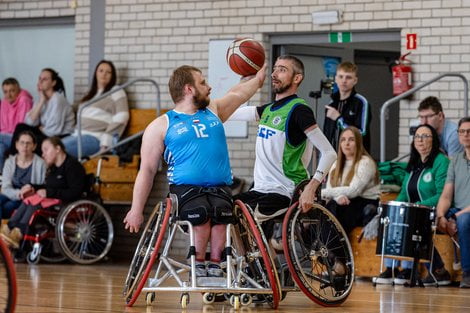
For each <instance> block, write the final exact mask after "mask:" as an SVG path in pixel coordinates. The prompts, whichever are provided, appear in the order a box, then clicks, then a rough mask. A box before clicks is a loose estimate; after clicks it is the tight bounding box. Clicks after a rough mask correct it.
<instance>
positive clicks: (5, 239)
mask: <svg viewBox="0 0 470 313" xmlns="http://www.w3.org/2000/svg"><path fill="white" fill-rule="evenodd" d="M0 237H1V238H2V239H3V242H5V244H6V245H7V246H8V247H12V248H13V249H18V248H19V247H20V245H19V243H17V242H16V241H14V240H12V239H11V238H10V236H8V235H5V234H0Z"/></svg>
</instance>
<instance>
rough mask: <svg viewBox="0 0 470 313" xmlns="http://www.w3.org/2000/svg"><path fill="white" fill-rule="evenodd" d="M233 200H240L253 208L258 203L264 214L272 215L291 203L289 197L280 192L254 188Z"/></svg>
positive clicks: (260, 210)
mask: <svg viewBox="0 0 470 313" xmlns="http://www.w3.org/2000/svg"><path fill="white" fill-rule="evenodd" d="M233 200H234V201H235V200H240V201H242V202H244V203H246V204H248V205H249V206H250V207H251V208H252V209H253V210H254V209H255V208H256V206H257V205H258V210H259V212H260V213H261V214H264V215H272V214H273V213H275V212H277V211H279V210H282V209H285V208H287V207H289V205H290V199H289V197H286V196H284V195H281V194H278V193H273V192H271V193H262V192H259V191H254V190H250V191H247V192H243V193H240V194H238V195H235V196H234V197H233Z"/></svg>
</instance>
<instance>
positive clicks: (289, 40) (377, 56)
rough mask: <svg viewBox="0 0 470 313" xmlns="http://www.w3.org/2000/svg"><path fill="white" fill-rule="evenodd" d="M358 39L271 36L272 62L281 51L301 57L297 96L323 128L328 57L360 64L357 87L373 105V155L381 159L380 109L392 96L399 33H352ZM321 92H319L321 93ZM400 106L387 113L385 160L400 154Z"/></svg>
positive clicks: (326, 102) (371, 128) (328, 100)
mask: <svg viewBox="0 0 470 313" xmlns="http://www.w3.org/2000/svg"><path fill="white" fill-rule="evenodd" d="M353 38H355V42H351V43H345V44H332V43H328V36H327V35H325V34H308V35H307V34H306V35H298V36H296V35H291V36H286V35H282V36H276V35H273V36H272V37H271V43H272V50H271V51H272V55H271V57H272V63H273V64H274V62H275V60H276V58H277V57H278V56H279V55H282V54H290V55H294V56H296V57H298V58H299V59H300V60H301V61H302V62H303V63H304V66H305V77H304V81H303V82H302V84H301V86H300V88H299V91H298V96H299V97H302V98H304V99H305V100H306V101H307V102H308V103H309V104H310V105H311V107H312V110H313V112H314V114H315V118H316V120H317V124H318V125H319V127H320V128H321V129H323V123H324V119H325V105H327V104H328V103H329V102H330V93H329V92H328V90H325V89H321V88H320V84H321V81H322V80H323V81H325V80H326V79H328V78H331V77H328V73H327V66H325V60H327V59H330V60H331V59H337V60H338V63H339V62H342V61H346V60H350V61H352V62H354V63H355V64H356V65H357V66H358V77H359V80H358V84H357V85H356V90H357V92H358V93H360V94H362V95H363V96H364V97H365V98H366V99H367V100H368V102H369V104H370V107H371V114H372V119H371V124H370V132H371V148H370V151H369V152H370V154H371V155H372V157H373V158H374V159H375V160H376V161H378V160H379V159H380V109H381V107H382V105H383V103H384V102H385V101H387V100H388V99H390V98H392V97H393V94H392V74H391V72H390V69H389V68H390V63H391V62H393V61H394V60H396V59H398V57H399V56H400V33H399V31H397V32H396V33H395V32H385V33H373V34H370V33H360V34H359V35H355V34H353ZM319 91H320V93H318V92H319ZM398 125H399V107H398V106H393V107H391V108H389V112H387V115H386V126H387V142H386V144H385V146H386V159H387V160H390V159H392V158H394V157H396V156H397V155H398Z"/></svg>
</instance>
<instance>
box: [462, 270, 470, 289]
mask: <svg viewBox="0 0 470 313" xmlns="http://www.w3.org/2000/svg"><path fill="white" fill-rule="evenodd" d="M460 288H470V272H466V271H464V272H463V274H462V281H461V282H460Z"/></svg>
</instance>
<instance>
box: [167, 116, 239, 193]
mask: <svg viewBox="0 0 470 313" xmlns="http://www.w3.org/2000/svg"><path fill="white" fill-rule="evenodd" d="M166 116H167V118H168V129H167V133H166V136H165V152H164V158H165V161H166V162H167V163H168V172H167V176H168V181H169V182H170V184H176V185H183V184H185V185H196V186H203V187H208V186H220V185H230V184H232V172H231V169H230V161H229V157H228V148H227V141H226V138H225V130H224V126H223V125H222V121H221V120H220V119H219V117H218V116H216V115H215V114H214V113H213V112H212V111H210V110H209V109H202V110H198V111H197V112H196V113H195V114H193V115H188V114H184V113H178V112H175V111H173V110H172V111H168V112H167V113H166Z"/></svg>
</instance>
